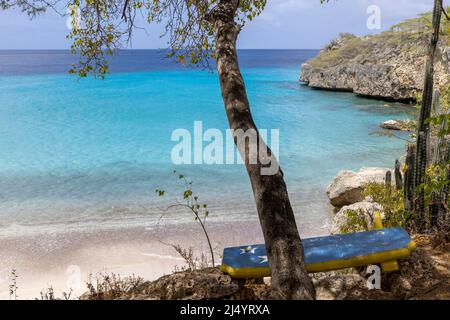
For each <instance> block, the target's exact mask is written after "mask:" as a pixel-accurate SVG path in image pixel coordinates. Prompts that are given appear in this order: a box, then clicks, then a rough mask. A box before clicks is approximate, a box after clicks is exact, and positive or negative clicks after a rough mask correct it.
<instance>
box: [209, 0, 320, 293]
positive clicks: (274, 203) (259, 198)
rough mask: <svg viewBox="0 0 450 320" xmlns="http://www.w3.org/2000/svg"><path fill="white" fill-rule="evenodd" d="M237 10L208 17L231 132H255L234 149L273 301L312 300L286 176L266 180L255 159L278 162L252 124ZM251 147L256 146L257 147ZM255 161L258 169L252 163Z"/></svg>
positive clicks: (228, 6)
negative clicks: (248, 189) (251, 201)
mask: <svg viewBox="0 0 450 320" xmlns="http://www.w3.org/2000/svg"><path fill="white" fill-rule="evenodd" d="M238 6H239V1H238V0H222V1H220V2H219V3H218V5H217V7H216V8H215V9H214V11H213V12H211V13H210V14H209V15H208V20H209V21H211V23H213V27H214V32H215V38H216V62H217V72H218V75H219V79H220V86H221V91H222V97H223V102H224V105H225V109H226V114H227V118H228V122H229V125H230V128H231V129H232V130H243V131H244V132H250V133H251V132H254V135H255V137H254V138H255V139H256V140H254V139H249V140H248V142H247V143H244V144H239V143H237V141H236V139H235V143H236V144H237V148H238V150H239V152H240V154H241V156H242V157H243V159H244V161H245V167H246V170H247V173H248V175H249V178H250V181H251V186H252V189H253V195H254V198H255V202H256V208H257V211H258V216H259V221H260V224H261V228H262V232H263V235H264V240H265V244H266V250H267V255H268V261H269V265H270V268H271V290H270V291H271V298H273V299H314V298H315V290H314V286H313V284H312V281H311V279H310V277H309V275H308V273H307V271H306V268H305V264H304V254H303V247H302V242H301V240H300V236H299V233H298V229H297V224H296V222H295V217H294V212H293V210H292V207H291V204H290V201H289V196H288V192H287V188H286V184H285V182H284V178H283V173H282V171H281V169H280V168H279V166H278V169H277V170H276V172H275V174H272V175H264V174H262V172H263V171H262V170H263V169H264V167H265V165H264V164H263V163H262V162H261V161H260V159H259V157H258V156H257V155H256V154H255V153H258V152H259V151H260V150H261V149H264V148H267V149H266V150H267V155H268V157H271V159H272V161H276V159H275V158H274V156H273V155H272V152H271V151H270V149H269V148H268V147H267V145H266V143H265V142H264V141H263V139H262V137H261V136H260V134H259V132H258V130H257V127H256V125H255V123H254V121H253V117H252V114H251V111H250V105H249V101H248V98H247V93H246V89H245V84H244V79H243V77H242V74H241V72H240V68H239V64H238V57H237V51H236V40H237V36H238V34H239V31H240V27H239V26H238V25H237V24H236V22H235V17H236V13H237V10H238ZM251 141H257V143H256V146H255V145H251V144H252V143H251ZM255 156H256V159H257V161H256V163H253V162H252V161H249V159H255V158H254V157H255ZM264 163H265V161H264Z"/></svg>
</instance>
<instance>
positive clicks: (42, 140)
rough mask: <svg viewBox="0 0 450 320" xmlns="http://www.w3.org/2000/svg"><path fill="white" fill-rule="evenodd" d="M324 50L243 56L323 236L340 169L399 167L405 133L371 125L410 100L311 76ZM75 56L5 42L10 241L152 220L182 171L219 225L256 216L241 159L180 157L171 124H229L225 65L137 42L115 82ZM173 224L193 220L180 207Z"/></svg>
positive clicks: (0, 161)
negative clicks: (92, 74) (80, 74)
mask: <svg viewBox="0 0 450 320" xmlns="http://www.w3.org/2000/svg"><path fill="white" fill-rule="evenodd" d="M315 54H317V51H314V50H242V51H240V52H239V56H240V63H241V67H242V70H243V74H244V77H245V81H246V85H247V89H248V94H249V99H250V102H251V107H252V111H253V114H254V118H255V121H256V123H257V125H258V126H259V127H260V128H265V129H279V130H280V164H281V166H282V169H283V171H284V174H285V178H286V181H287V184H288V189H289V192H290V197H291V201H292V203H293V206H294V210H295V213H296V216H297V218H298V223H299V225H301V226H303V227H304V228H305V227H307V228H311V229H317V230H318V232H317V233H321V231H320V230H322V229H323V228H324V225H325V224H326V218H327V217H328V215H329V214H330V212H331V210H332V208H331V207H330V206H329V204H328V202H327V198H326V195H325V188H326V186H327V184H328V183H329V182H330V180H331V179H332V177H333V176H335V175H336V174H337V173H338V172H339V171H340V170H343V169H352V170H357V169H359V168H360V167H363V166H392V165H393V163H394V160H395V158H396V157H399V156H401V155H402V153H403V149H404V142H403V141H401V140H398V139H389V138H387V137H383V136H381V137H380V136H378V135H371V133H372V132H374V131H376V130H378V125H379V123H380V122H382V121H385V120H388V119H392V118H405V117H407V116H408V115H410V113H411V109H412V108H411V107H410V106H405V105H401V104H394V103H386V102H380V101H375V100H369V99H365V98H360V97H356V96H354V95H353V94H351V93H335V92H327V91H319V90H313V89H310V88H308V87H305V86H303V85H301V84H300V83H299V81H298V79H299V72H300V65H301V64H302V63H303V62H305V61H306V60H307V59H309V58H311V57H313V56H314V55H315ZM74 59H75V58H74V57H73V56H71V54H70V53H69V52H66V51H0V236H8V235H13V234H14V235H18V234H22V233H26V234H39V233H41V232H49V231H51V232H56V231H61V232H64V231H65V230H78V229H83V230H86V229H89V228H90V229H92V230H96V229H101V228H115V227H120V228H123V227H127V226H136V225H152V224H153V223H155V221H158V219H159V218H160V216H161V210H160V208H161V207H164V206H165V205H167V204H169V203H171V202H172V201H174V198H173V197H174V196H175V195H176V194H177V193H180V192H181V191H182V187H183V186H182V184H181V183H180V181H178V179H177V178H176V177H175V176H174V174H173V170H174V169H176V170H178V171H179V172H182V173H184V174H186V175H187V176H189V177H190V178H191V179H192V180H193V181H194V190H195V191H196V192H198V194H199V195H200V197H201V199H204V200H205V201H206V202H207V203H208V204H209V206H210V207H211V208H212V209H211V219H212V220H216V221H225V220H227V221H239V220H245V219H254V218H255V217H256V211H255V208H254V205H253V201H252V195H251V189H250V184H249V181H248V178H247V176H246V172H245V169H244V167H243V166H242V165H184V166H181V167H178V166H176V165H174V164H173V163H172V161H171V150H172V148H173V146H174V145H175V142H173V141H171V134H172V132H173V131H174V130H176V129H180V128H182V129H187V130H189V131H191V132H192V131H193V125H194V121H202V123H203V128H204V130H206V129H208V128H217V129H220V130H223V131H224V130H225V129H227V127H228V123H227V120H226V115H225V112H224V108H223V105H222V101H221V95H220V88H219V83H218V79H217V76H216V74H215V73H214V72H211V71H208V70H199V69H195V68H186V67H181V66H179V65H177V64H176V63H174V62H172V61H169V60H167V59H164V52H163V51H157V50H155V51H152V50H148V51H147V50H143V51H139V50H137V51H124V52H121V53H120V54H119V55H118V56H117V57H115V58H114V60H113V62H112V74H111V75H109V76H108V77H107V78H106V79H105V80H103V81H102V80H95V79H80V80H78V79H77V78H76V77H74V76H71V75H68V74H67V70H68V69H69V68H70V63H71V62H73V61H74ZM156 188H164V189H166V190H167V191H168V192H169V197H168V198H167V200H162V199H159V198H158V197H156V196H155V193H154V190H155V189H156ZM167 219H168V220H167V221H169V222H171V223H180V222H183V221H191V217H190V216H186V215H184V214H178V213H177V212H172V213H171V214H169V215H168V216H167ZM188 219H189V220H188ZM321 228H322V229H321Z"/></svg>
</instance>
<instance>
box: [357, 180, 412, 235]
mask: <svg viewBox="0 0 450 320" xmlns="http://www.w3.org/2000/svg"><path fill="white" fill-rule="evenodd" d="M363 194H364V196H365V197H370V198H371V199H372V200H373V201H374V202H376V203H378V204H379V205H380V206H381V208H382V209H383V212H384V219H383V226H384V227H404V226H406V223H407V221H408V219H409V214H408V213H407V212H406V210H405V207H404V203H403V191H402V190H395V188H393V187H387V186H386V185H385V184H383V183H375V182H370V183H368V184H366V185H365V186H364V192H363Z"/></svg>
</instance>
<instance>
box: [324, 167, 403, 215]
mask: <svg viewBox="0 0 450 320" xmlns="http://www.w3.org/2000/svg"><path fill="white" fill-rule="evenodd" d="M389 170H391V169H389V168H362V169H361V170H359V171H358V172H354V171H349V170H344V171H341V172H339V173H338V175H337V176H336V177H335V178H334V179H333V181H332V182H331V184H330V185H329V186H328V188H327V190H326V191H327V196H328V198H329V199H330V202H331V204H332V205H333V206H335V207H342V206H346V205H349V204H353V203H356V202H361V201H363V200H364V196H363V188H364V185H365V184H367V183H369V182H377V183H384V181H385V177H386V172H387V171H389ZM391 173H392V177H394V172H393V171H392V170H391Z"/></svg>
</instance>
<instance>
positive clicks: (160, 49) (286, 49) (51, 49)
mask: <svg viewBox="0 0 450 320" xmlns="http://www.w3.org/2000/svg"><path fill="white" fill-rule="evenodd" d="M145 50H154V51H157V50H158V51H163V50H169V49H168V48H149V49H119V51H145ZM237 50H284V51H288V50H291V51H293V50H321V49H319V48H267V49H265V48H242V49H239V48H238V49H237ZM0 51H71V49H54V48H50V49H42V48H40V49H0Z"/></svg>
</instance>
